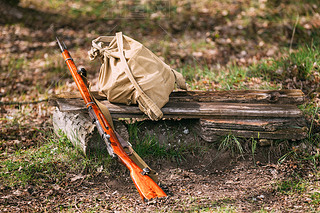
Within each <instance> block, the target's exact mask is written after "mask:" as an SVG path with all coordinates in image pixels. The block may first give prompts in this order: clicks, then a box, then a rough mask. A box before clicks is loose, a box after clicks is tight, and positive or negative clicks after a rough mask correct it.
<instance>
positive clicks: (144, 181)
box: [57, 38, 167, 200]
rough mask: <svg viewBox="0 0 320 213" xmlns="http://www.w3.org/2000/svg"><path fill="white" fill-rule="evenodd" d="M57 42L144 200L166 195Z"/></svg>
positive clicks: (92, 114) (94, 116) (108, 142)
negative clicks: (122, 141) (130, 152)
mask: <svg viewBox="0 0 320 213" xmlns="http://www.w3.org/2000/svg"><path fill="white" fill-rule="evenodd" d="M57 42H58V45H59V47H60V49H61V52H62V56H63V58H64V60H65V62H66V64H67V66H68V68H69V70H70V72H71V75H72V77H73V79H74V81H75V82H76V84H77V87H78V89H79V91H80V93H81V96H82V98H83V100H84V102H85V104H86V107H87V109H88V111H89V115H90V117H91V119H92V120H93V122H94V123H95V124H96V126H97V128H98V132H99V134H100V136H101V137H102V139H103V140H104V142H105V143H106V145H107V149H108V152H109V154H110V155H111V156H112V157H113V158H118V160H119V161H120V162H121V163H122V164H124V165H125V166H126V167H127V168H128V169H129V171H130V176H131V178H132V180H133V183H134V184H135V186H136V188H137V190H138V192H139V194H140V196H141V198H142V199H143V200H144V199H147V200H149V199H152V198H155V197H166V196H167V195H166V193H165V192H164V191H163V190H162V189H161V188H160V187H159V186H158V185H157V184H156V183H155V182H154V181H153V180H152V179H151V178H150V177H149V176H148V175H147V173H148V171H147V168H145V169H141V168H140V167H139V166H138V165H137V164H136V163H135V162H134V161H133V160H132V159H131V158H130V157H129V156H128V154H127V153H126V152H125V150H124V149H123V147H122V146H121V144H120V142H119V140H118V138H117V135H116V133H115V131H114V130H113V129H112V127H111V125H110V124H109V122H108V121H107V119H106V118H105V116H104V115H103V113H102V112H101V110H100V108H99V107H98V105H97V104H96V102H95V100H94V98H93V97H92V96H91V94H90V92H89V89H88V88H87V85H86V83H85V82H84V81H83V77H82V74H81V72H79V73H80V74H79V73H78V70H77V67H76V65H75V63H74V62H73V59H72V57H71V56H70V53H69V51H68V50H67V47H66V45H65V44H64V43H63V46H62V45H61V43H60V41H59V39H58V38H57Z"/></svg>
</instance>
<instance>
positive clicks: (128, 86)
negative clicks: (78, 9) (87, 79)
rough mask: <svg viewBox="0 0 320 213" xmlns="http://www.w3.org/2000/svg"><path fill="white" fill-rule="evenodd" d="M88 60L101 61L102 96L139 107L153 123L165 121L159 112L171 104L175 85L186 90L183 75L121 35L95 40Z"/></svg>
mask: <svg viewBox="0 0 320 213" xmlns="http://www.w3.org/2000/svg"><path fill="white" fill-rule="evenodd" d="M89 58H90V60H94V59H96V58H100V59H101V63H102V65H101V68H100V73H99V92H100V94H102V95H105V96H106V97H107V99H108V100H109V101H110V102H111V103H123V104H127V105H130V104H138V106H139V108H140V110H141V111H142V112H144V113H145V114H146V115H148V116H149V118H150V119H152V120H159V119H160V118H162V116H163V113H162V111H161V110H160V109H161V108H162V107H163V106H164V105H165V104H166V103H167V102H168V101H169V95H170V93H171V92H172V91H173V89H174V87H175V82H176V84H177V86H178V87H180V88H181V89H187V88H186V83H185V80H184V79H183V76H182V74H181V73H179V72H176V71H175V70H173V69H171V68H170V67H169V66H168V65H167V64H165V63H164V62H163V61H161V60H160V59H159V58H158V57H157V56H156V55H155V54H153V53H152V52H151V51H150V50H148V49H147V48H146V47H145V46H143V45H142V44H141V43H139V42H138V41H135V40H134V39H132V38H130V37H128V36H125V35H123V34H122V33H121V32H119V33H116V36H100V37H98V38H97V39H95V40H93V41H92V47H91V50H90V51H89Z"/></svg>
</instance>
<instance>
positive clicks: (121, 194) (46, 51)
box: [0, 0, 320, 212]
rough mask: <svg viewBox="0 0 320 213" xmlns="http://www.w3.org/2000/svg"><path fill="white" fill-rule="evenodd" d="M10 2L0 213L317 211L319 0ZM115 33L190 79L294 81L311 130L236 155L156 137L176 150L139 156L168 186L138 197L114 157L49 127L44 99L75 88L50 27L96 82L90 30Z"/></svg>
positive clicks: (0, 31)
mask: <svg viewBox="0 0 320 213" xmlns="http://www.w3.org/2000/svg"><path fill="white" fill-rule="evenodd" d="M8 2H11V3H7V1H0V13H1V14H3V15H2V16H1V17H0V78H1V81H0V99H1V100H0V115H1V116H0V126H1V132H0V159H1V162H0V211H1V212H59V211H61V212H117V211H119V212H124V211H137V212H140V211H141V212H144V211H152V212H172V211H177V212H184V211H199V212H269V211H270V212H290V211H292V212H315V211H320V209H319V204H320V182H319V180H320V173H319V171H318V166H319V157H320V148H319V147H320V146H319V143H320V135H319V132H320V125H319V109H318V106H319V100H320V98H319V92H320V89H319V82H320V75H319V69H320V67H319V66H320V48H319V44H320V42H319V41H320V40H319V38H320V37H319V36H320V9H319V5H318V4H317V1H313V0H308V1H306V2H304V3H299V2H300V1H298V2H297V1H293V0H292V1H291V0H288V1H284V2H283V3H279V1H275V0H259V1H250V0H236V1H222V0H221V1H209V0H208V1H201V2H198V1H193V0H189V1H184V0H183V1H175V0H173V1H166V0H161V1H144V3H140V2H139V3H138V1H118V3H116V1H108V2H104V1H92V2H89V1H68V2H67V3H66V2H65V1H62V0H55V1H46V2H43V1H35V0H21V1H20V3H19V4H18V5H15V3H14V2H15V1H8ZM118 31H122V32H123V33H124V34H126V35H128V36H130V37H133V38H134V39H136V40H138V41H140V42H141V43H143V44H144V45H145V46H147V47H148V48H149V49H150V50H152V51H153V52H154V53H155V54H156V55H158V56H159V57H160V58H162V59H163V60H164V61H165V62H166V63H168V64H169V65H170V66H172V67H173V68H175V69H176V70H178V71H179V72H181V73H182V74H183V75H184V77H185V78H186V80H187V83H188V85H189V88H190V89H199V90H210V91H216V90H230V89H281V88H283V89H301V90H302V91H303V92H304V93H305V95H306V103H305V104H303V105H301V106H299V108H300V109H301V110H302V111H303V112H304V113H305V116H306V120H307V121H308V125H309V126H308V128H309V130H310V131H309V136H308V138H306V139H305V140H303V141H275V142H274V143H272V145H271V146H267V147H264V146H258V147H257V149H256V150H255V152H253V151H252V147H250V146H249V145H248V144H243V147H244V152H243V153H239V152H236V153H233V152H231V151H230V150H223V151H222V150H219V149H218V147H219V143H220V142H221V141H216V142H214V143H212V144H208V143H205V142H204V141H202V140H201V139H200V138H196V139H194V138H193V139H192V140H190V141H189V139H190V137H188V136H186V135H184V133H183V132H182V133H181V134H178V135H181V138H180V139H181V141H185V143H183V145H180V146H178V145H177V146H174V147H169V148H168V147H165V145H163V147H164V149H165V150H170V151H171V152H170V153H171V154H172V155H169V154H162V155H159V156H158V157H152V156H145V158H146V160H147V161H148V163H150V164H151V166H152V167H154V168H155V169H156V170H157V171H158V172H159V178H160V180H161V186H162V187H163V188H164V189H165V190H166V192H167V193H168V195H169V196H168V197H167V198H162V199H158V200H152V201H149V202H146V203H143V202H142V200H141V199H140V197H139V194H138V192H137V191H136V189H135V187H134V185H133V184H132V181H131V179H130V176H129V174H128V172H127V171H126V170H125V169H124V168H123V167H122V166H121V165H119V164H117V163H116V162H114V161H112V160H111V159H110V158H108V157H106V156H91V157H88V156H84V155H83V154H82V153H80V152H79V151H78V150H76V149H74V148H73V147H72V145H71V144H70V141H68V140H67V139H66V138H64V137H58V136H56V135H54V134H53V131H52V128H53V127H52V120H51V116H52V112H53V110H54V107H52V106H50V105H49V103H48V99H50V97H51V96H52V95H54V94H60V93H62V92H75V91H77V88H76V85H75V83H74V82H73V80H72V78H71V75H70V74H69V71H68V70H67V67H66V66H65V64H64V61H63V60H62V57H61V55H60V51H59V49H58V46H57V44H56V41H55V37H56V36H58V37H60V38H61V39H63V40H64V41H65V43H66V45H67V46H68V49H69V51H70V52H71V54H72V56H73V58H74V60H75V61H76V63H77V64H78V65H83V66H85V67H86V69H87V70H88V78H89V79H90V81H91V82H92V83H93V85H95V84H96V83H97V77H98V70H99V66H100V62H99V61H93V62H90V61H89V59H88V54H87V51H88V50H90V47H91V40H93V39H95V38H97V37H98V36H99V35H114V33H115V32H118ZM179 131H180V130H179ZM181 131H183V130H181ZM186 144H187V145H186ZM135 145H136V144H135V143H133V146H135ZM167 145H168V144H167ZM172 150H173V151H172ZM168 153H169V152H168ZM279 159H281V161H280V160H279ZM279 162H281V163H279Z"/></svg>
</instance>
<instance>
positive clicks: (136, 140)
mask: <svg viewBox="0 0 320 213" xmlns="http://www.w3.org/2000/svg"><path fill="white" fill-rule="evenodd" d="M142 124H143V123H141V122H140V123H138V122H135V123H131V124H128V132H129V141H130V142H131V143H132V145H133V149H134V150H135V151H136V152H137V153H138V154H139V155H140V156H141V157H142V158H143V159H150V158H151V159H167V160H172V161H175V162H177V163H178V164H179V163H181V162H182V161H184V160H185V157H184V156H185V155H186V154H188V153H198V152H199V153H200V152H201V151H203V150H204V149H205V148H202V147H201V146H200V145H198V144H185V143H179V142H178V139H176V138H177V130H172V131H167V132H166V133H167V136H166V138H165V139H164V140H165V141H163V142H160V138H159V136H158V135H155V134H152V135H151V134H150V133H146V132H144V130H143V129H142V128H140V127H141V125H142ZM189 135H190V136H189V137H196V136H195V135H191V133H189Z"/></svg>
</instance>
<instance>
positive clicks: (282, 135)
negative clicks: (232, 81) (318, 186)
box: [50, 90, 308, 153]
mask: <svg viewBox="0 0 320 213" xmlns="http://www.w3.org/2000/svg"><path fill="white" fill-rule="evenodd" d="M93 94H94V95H95V97H96V98H97V99H99V100H100V101H101V102H102V103H103V104H104V105H106V106H107V107H108V109H109V111H110V113H111V115H112V117H113V118H114V119H115V121H116V120H117V119H118V118H143V119H147V117H146V115H144V114H143V113H142V112H141V111H140V110H139V108H138V106H134V105H131V106H127V105H123V104H113V103H110V102H108V100H106V98H105V97H103V96H100V95H99V94H98V92H93ZM303 101H304V95H303V93H302V92H301V90H246V91H217V92H208V91H177V92H173V93H172V94H171V95H170V100H169V102H168V103H167V104H166V105H165V106H164V107H163V108H162V111H163V114H164V119H177V120H179V119H196V120H192V121H193V122H195V124H194V128H195V132H197V133H198V134H199V136H200V137H201V138H203V139H204V140H205V141H208V142H215V141H217V140H219V138H220V137H221V136H225V135H228V134H233V135H235V136H239V137H245V138H257V139H291V140H300V139H303V138H305V137H307V131H308V128H307V127H306V122H305V119H304V117H303V114H302V112H301V111H300V110H299V109H298V107H297V105H298V104H301V103H303ZM50 103H51V104H53V105H55V106H56V107H57V110H56V111H55V113H54V116H53V119H54V125H55V129H62V130H63V132H64V133H66V134H67V136H68V138H71V139H72V141H74V142H73V143H75V144H78V146H79V145H80V147H82V150H83V151H84V152H85V153H88V152H90V150H94V149H96V148H97V147H101V146H103V145H101V144H100V142H101V140H100V138H99V135H98V133H97V132H96V129H95V127H94V125H93V124H91V121H90V119H89V116H88V114H87V110H86V108H85V106H84V104H83V101H82V100H81V98H80V94H78V93H71V94H61V95H57V96H54V97H53V98H52V99H51V101H50ZM80 120H81V121H80ZM55 123H56V124H55ZM177 123H178V121H177ZM121 128H122V130H121V132H124V134H127V131H126V130H125V127H124V126H123V125H122V127H121ZM75 134H76V135H78V138H75V137H74V135H75Z"/></svg>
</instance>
